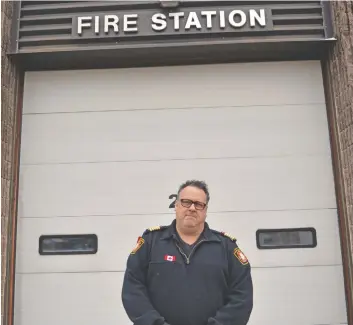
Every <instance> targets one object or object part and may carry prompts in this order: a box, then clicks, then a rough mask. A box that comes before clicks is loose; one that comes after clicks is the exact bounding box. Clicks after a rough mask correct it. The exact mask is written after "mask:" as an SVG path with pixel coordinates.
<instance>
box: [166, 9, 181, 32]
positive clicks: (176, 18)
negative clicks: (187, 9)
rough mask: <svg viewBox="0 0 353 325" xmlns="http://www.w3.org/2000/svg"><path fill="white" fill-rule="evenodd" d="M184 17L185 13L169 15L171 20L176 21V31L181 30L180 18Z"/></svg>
mask: <svg viewBox="0 0 353 325" xmlns="http://www.w3.org/2000/svg"><path fill="white" fill-rule="evenodd" d="M182 17H184V13H183V12H171V13H170V14H169V18H173V19H174V29H175V30H179V29H180V18H182Z"/></svg>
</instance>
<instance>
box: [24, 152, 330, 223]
mask: <svg viewBox="0 0 353 325" xmlns="http://www.w3.org/2000/svg"><path fill="white" fill-rule="evenodd" d="M20 177H21V182H20V200H21V202H20V206H19V208H20V216H22V217H49V216H83V215H116V214H119V215H126V214H155V213H168V212H170V209H169V205H170V203H171V202H172V200H170V199H168V197H169V195H171V194H173V193H175V192H176V191H177V187H178V186H179V184H180V183H181V182H183V181H184V180H186V179H190V178H192V179H193V178H196V179H204V180H206V181H207V182H208V184H209V186H210V191H211V197H212V198H213V200H212V202H211V205H210V211H211V212H214V211H247V210H277V209H281V210H283V209H310V208H314V209H316V208H333V207H335V195H334V186H333V179H332V171H331V160H330V158H329V157H328V156H327V157H325V156H307V157H291V158H268V159H228V160H218V159H214V160H213V159H210V160H193V161H188V160H185V161H159V162H131V163H106V164H94V163H93V164H74V165H65V164H63V165H47V166H23V167H22V169H21V176H20ZM284 184H285V185H284Z"/></svg>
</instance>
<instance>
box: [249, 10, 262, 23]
mask: <svg viewBox="0 0 353 325" xmlns="http://www.w3.org/2000/svg"><path fill="white" fill-rule="evenodd" d="M255 20H257V22H258V24H259V25H260V26H262V27H265V26H266V12H265V9H260V14H258V13H257V12H256V10H255V9H251V10H250V26H251V27H255V25H256V22H255Z"/></svg>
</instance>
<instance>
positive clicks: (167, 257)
mask: <svg viewBox="0 0 353 325" xmlns="http://www.w3.org/2000/svg"><path fill="white" fill-rule="evenodd" d="M164 260H165V261H169V262H174V261H175V260H176V258H175V256H172V255H164Z"/></svg>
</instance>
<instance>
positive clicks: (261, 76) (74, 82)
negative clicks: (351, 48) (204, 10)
mask: <svg viewBox="0 0 353 325" xmlns="http://www.w3.org/2000/svg"><path fill="white" fill-rule="evenodd" d="M288 85H291V86H290V87H288ZM205 94H211V96H205ZM298 94H300V96H298ZM83 98H84V100H82V99H83ZM324 102H325V99H324V95H323V86H322V76H321V70H320V63H319V61H316V62H314V61H306V62H304V61H301V62H291V63H288V62H268V63H248V64H243V63H242V64H214V65H200V66H178V67H153V68H133V69H109V70H82V71H50V72H27V73H26V75H25V91H24V105H23V109H24V113H25V114H27V113H49V112H84V111H106V110H130V109H165V108H186V107H213V106H233V105H238V106H252V105H278V104H279V103H281V104H303V103H324Z"/></svg>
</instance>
